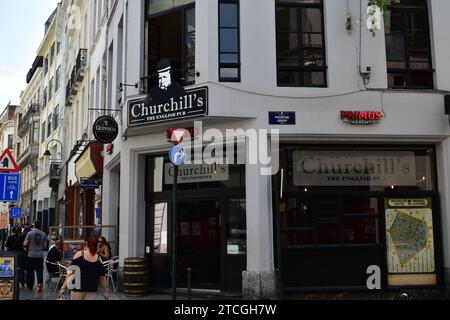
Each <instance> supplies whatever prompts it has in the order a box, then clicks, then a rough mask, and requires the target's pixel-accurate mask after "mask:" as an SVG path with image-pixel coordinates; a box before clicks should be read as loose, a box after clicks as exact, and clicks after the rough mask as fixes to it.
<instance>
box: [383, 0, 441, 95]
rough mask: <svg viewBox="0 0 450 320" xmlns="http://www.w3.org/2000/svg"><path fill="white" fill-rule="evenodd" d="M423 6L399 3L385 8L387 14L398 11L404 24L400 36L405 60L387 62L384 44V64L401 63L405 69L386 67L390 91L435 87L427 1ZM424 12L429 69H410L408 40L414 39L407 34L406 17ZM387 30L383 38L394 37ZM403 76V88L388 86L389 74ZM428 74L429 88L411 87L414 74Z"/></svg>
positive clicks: (427, 87) (421, 87)
mask: <svg viewBox="0 0 450 320" xmlns="http://www.w3.org/2000/svg"><path fill="white" fill-rule="evenodd" d="M423 3H424V5H423V6H416V5H410V6H408V5H404V4H402V3H401V2H400V4H398V5H394V4H390V5H388V7H387V10H388V14H389V13H390V12H391V10H392V9H394V11H398V12H401V13H402V16H403V19H404V22H403V25H402V34H403V35H404V46H405V47H404V49H405V53H404V59H405V60H389V59H388V56H387V41H386V40H385V42H386V64H389V62H401V63H404V64H405V68H389V66H388V67H387V74H388V79H387V80H388V81H387V82H388V87H389V89H391V90H402V89H403V90H405V89H422V90H426V89H434V85H435V81H434V73H435V69H434V68H433V53H432V47H431V24H430V16H429V13H430V11H429V6H428V1H427V0H424V1H423ZM414 11H415V12H420V13H422V12H424V11H425V19H426V26H427V30H426V31H427V32H426V33H425V34H424V36H425V37H426V44H427V49H428V57H427V58H428V61H427V63H428V64H429V67H430V68H429V69H411V59H410V55H409V53H410V47H411V44H410V38H411V37H414V36H415V35H414V34H411V33H409V32H408V16H409V14H410V13H411V12H414ZM386 31H387V28H385V37H386V36H391V35H395V33H386ZM414 62H416V61H413V62H412V63H414ZM398 73H401V74H405V86H390V85H389V79H390V78H389V77H390V75H391V74H398ZM420 73H422V74H428V75H429V76H430V79H431V83H430V85H429V86H413V85H412V80H411V76H412V75H414V74H420Z"/></svg>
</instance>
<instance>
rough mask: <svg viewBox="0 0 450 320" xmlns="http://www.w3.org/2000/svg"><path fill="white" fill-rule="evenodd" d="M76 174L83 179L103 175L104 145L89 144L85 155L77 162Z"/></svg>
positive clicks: (84, 152)
mask: <svg viewBox="0 0 450 320" xmlns="http://www.w3.org/2000/svg"><path fill="white" fill-rule="evenodd" d="M75 173H76V175H77V179H78V181H80V179H81V178H93V177H96V176H99V175H101V174H103V144H101V143H100V142H97V141H94V142H91V143H89V144H88V145H87V146H86V148H85V149H84V151H83V153H82V154H81V155H80V156H79V157H78V159H76V160H75Z"/></svg>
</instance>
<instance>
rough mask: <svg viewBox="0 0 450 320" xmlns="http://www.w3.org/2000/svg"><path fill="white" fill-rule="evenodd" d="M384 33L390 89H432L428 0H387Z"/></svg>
mask: <svg viewBox="0 0 450 320" xmlns="http://www.w3.org/2000/svg"><path fill="white" fill-rule="evenodd" d="M385 34H386V56H387V66H388V85H389V88H392V89H405V88H413V89H432V88H433V67H432V62H431V48H430V47H431V46H430V29H429V21H428V8H427V0H406V1H401V2H400V4H392V1H389V6H388V19H387V21H386V27H385Z"/></svg>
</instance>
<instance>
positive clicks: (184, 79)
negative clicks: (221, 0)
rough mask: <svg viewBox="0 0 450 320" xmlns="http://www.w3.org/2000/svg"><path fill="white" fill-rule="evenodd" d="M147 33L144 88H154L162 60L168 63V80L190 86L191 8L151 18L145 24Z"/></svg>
mask: <svg viewBox="0 0 450 320" xmlns="http://www.w3.org/2000/svg"><path fill="white" fill-rule="evenodd" d="M150 6H151V4H150ZM147 34H148V37H147V39H148V43H147V50H148V77H147V78H148V83H147V86H148V88H147V89H148V90H149V89H151V88H153V87H155V86H157V85H158V73H157V71H158V65H160V62H162V61H163V60H164V61H165V60H168V61H169V62H170V66H171V77H172V80H174V81H176V82H178V83H180V84H182V85H184V86H187V85H192V84H194V83H195V77H196V70H195V6H193V5H188V6H184V7H182V8H179V9H177V10H170V11H169V12H165V13H162V14H160V15H158V14H153V15H151V16H150V17H149V19H148V21H147Z"/></svg>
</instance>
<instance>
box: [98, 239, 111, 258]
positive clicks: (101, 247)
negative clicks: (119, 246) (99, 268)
mask: <svg viewBox="0 0 450 320" xmlns="http://www.w3.org/2000/svg"><path fill="white" fill-rule="evenodd" d="M97 253H98V255H99V256H100V260H102V262H106V261H108V260H111V246H110V244H109V243H108V241H106V239H105V237H100V239H98V247H97Z"/></svg>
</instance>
